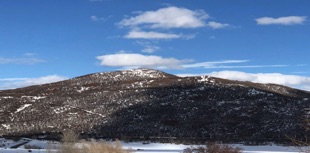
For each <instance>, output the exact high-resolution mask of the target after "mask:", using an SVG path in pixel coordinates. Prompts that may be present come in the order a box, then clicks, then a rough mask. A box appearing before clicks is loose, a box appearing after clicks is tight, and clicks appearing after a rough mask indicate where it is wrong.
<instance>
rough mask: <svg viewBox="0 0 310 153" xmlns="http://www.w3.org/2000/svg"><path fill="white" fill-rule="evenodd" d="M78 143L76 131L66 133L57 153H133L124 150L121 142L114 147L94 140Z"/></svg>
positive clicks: (117, 142)
mask: <svg viewBox="0 0 310 153" xmlns="http://www.w3.org/2000/svg"><path fill="white" fill-rule="evenodd" d="M77 142H78V134H76V133H75V132H74V131H66V132H64V133H63V137H62V139H61V144H59V148H58V152H57V153H131V151H127V150H123V148H122V145H121V143H120V142H119V141H116V142H115V144H114V145H113V144H109V143H106V142H102V141H100V142H96V141H94V140H92V141H88V142H86V141H84V142H80V143H77Z"/></svg>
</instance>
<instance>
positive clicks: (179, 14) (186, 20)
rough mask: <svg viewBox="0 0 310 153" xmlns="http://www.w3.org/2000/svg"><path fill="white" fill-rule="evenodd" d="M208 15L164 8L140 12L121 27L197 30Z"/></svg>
mask: <svg viewBox="0 0 310 153" xmlns="http://www.w3.org/2000/svg"><path fill="white" fill-rule="evenodd" d="M208 17H209V15H208V14H207V13H206V12H204V11H203V10H194V11H193V10H189V9H186V8H179V7H174V6H170V7H166V8H161V9H158V10H156V11H146V12H142V13H141V14H140V15H138V16H134V17H130V18H127V19H124V20H122V21H121V22H120V23H119V24H120V25H121V26H130V27H137V26H147V27H148V28H164V29H168V28H199V27H203V26H205V25H206V24H205V22H204V20H206V19H207V18H208Z"/></svg>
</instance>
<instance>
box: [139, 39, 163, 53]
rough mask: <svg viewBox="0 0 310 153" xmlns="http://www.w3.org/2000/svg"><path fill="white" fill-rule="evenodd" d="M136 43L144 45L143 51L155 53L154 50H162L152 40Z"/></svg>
mask: <svg viewBox="0 0 310 153" xmlns="http://www.w3.org/2000/svg"><path fill="white" fill-rule="evenodd" d="M136 43H137V44H138V45H140V46H142V47H144V48H143V49H142V51H141V52H144V53H154V52H156V51H158V50H160V47H159V46H157V45H154V44H153V43H152V42H151V41H136Z"/></svg>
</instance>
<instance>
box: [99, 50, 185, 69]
mask: <svg viewBox="0 0 310 153" xmlns="http://www.w3.org/2000/svg"><path fill="white" fill-rule="evenodd" d="M96 58H97V59H98V60H100V65H102V66H111V67H150V68H160V69H181V68H182V64H184V63H187V62H189V60H178V59H175V58H164V57H160V56H154V55H149V56H147V55H142V54H109V55H102V56H97V57H96Z"/></svg>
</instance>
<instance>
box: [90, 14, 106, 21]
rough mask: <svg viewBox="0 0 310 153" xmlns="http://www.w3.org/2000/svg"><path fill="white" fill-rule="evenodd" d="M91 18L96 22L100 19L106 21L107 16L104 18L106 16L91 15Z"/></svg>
mask: <svg viewBox="0 0 310 153" xmlns="http://www.w3.org/2000/svg"><path fill="white" fill-rule="evenodd" d="M90 20H91V21H94V22H99V21H101V22H103V21H106V18H104V17H97V16H95V15H93V16H91V17H90Z"/></svg>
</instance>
